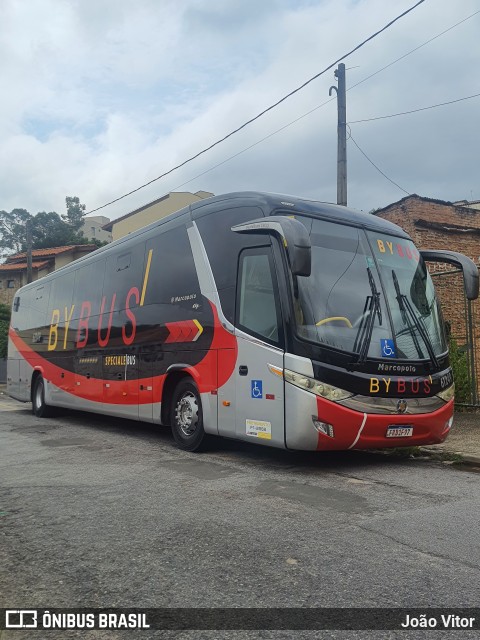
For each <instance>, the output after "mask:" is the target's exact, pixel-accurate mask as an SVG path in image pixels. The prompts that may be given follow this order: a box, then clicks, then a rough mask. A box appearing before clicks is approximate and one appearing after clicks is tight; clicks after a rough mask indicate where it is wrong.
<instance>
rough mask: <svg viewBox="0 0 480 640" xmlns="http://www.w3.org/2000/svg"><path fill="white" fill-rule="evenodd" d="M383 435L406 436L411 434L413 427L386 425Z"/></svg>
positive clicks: (390, 436)
mask: <svg viewBox="0 0 480 640" xmlns="http://www.w3.org/2000/svg"><path fill="white" fill-rule="evenodd" d="M385 435H386V437H387V438H408V437H410V436H413V427H399V426H395V425H393V426H391V427H388V429H387V433H386V434H385Z"/></svg>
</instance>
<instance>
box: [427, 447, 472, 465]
mask: <svg viewBox="0 0 480 640" xmlns="http://www.w3.org/2000/svg"><path fill="white" fill-rule="evenodd" d="M419 449H420V451H421V452H422V453H425V454H426V455H428V456H431V457H433V456H435V454H437V455H439V456H442V454H447V455H451V456H459V457H460V458H461V459H462V462H463V463H465V464H469V465H472V466H477V467H480V456H478V455H472V454H470V453H465V452H463V451H456V450H453V449H432V448H430V447H428V446H427V447H419Z"/></svg>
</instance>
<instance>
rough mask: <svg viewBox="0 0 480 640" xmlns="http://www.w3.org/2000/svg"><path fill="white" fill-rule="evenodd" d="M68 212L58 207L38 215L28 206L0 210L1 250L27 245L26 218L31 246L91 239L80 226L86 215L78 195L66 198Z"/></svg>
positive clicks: (17, 248) (44, 247)
mask: <svg viewBox="0 0 480 640" xmlns="http://www.w3.org/2000/svg"><path fill="white" fill-rule="evenodd" d="M66 205H67V213H66V215H62V216H59V215H58V213H56V212H55V211H50V212H48V213H47V212H46V211H40V212H39V213H37V214H36V215H34V216H33V215H32V214H30V213H29V212H28V211H26V209H13V210H12V211H10V212H7V211H0V253H2V254H4V255H7V254H9V253H18V252H20V251H26V249H27V228H26V227H27V221H30V224H31V229H32V249H47V248H50V247H62V246H65V245H72V244H87V243H88V242H89V241H88V240H87V239H86V238H85V237H84V235H83V234H82V233H81V231H80V228H81V226H82V224H83V218H84V216H85V205H84V204H80V200H79V198H77V197H67V198H66Z"/></svg>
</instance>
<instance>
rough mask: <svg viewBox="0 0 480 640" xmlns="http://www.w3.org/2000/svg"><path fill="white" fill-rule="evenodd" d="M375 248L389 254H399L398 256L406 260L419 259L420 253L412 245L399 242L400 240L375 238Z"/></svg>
mask: <svg viewBox="0 0 480 640" xmlns="http://www.w3.org/2000/svg"><path fill="white" fill-rule="evenodd" d="M377 248H378V251H379V253H383V254H385V255H391V256H399V257H400V258H406V259H408V260H415V261H416V262H418V261H419V259H420V254H419V253H418V251H417V250H416V249H415V247H413V246H408V245H406V244H401V243H400V242H392V241H391V240H382V239H381V238H377Z"/></svg>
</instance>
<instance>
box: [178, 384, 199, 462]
mask: <svg viewBox="0 0 480 640" xmlns="http://www.w3.org/2000/svg"><path fill="white" fill-rule="evenodd" d="M170 424H171V425H172V434H173V438H174V440H175V442H176V443H177V445H178V446H179V447H180V449H184V450H185V451H199V450H200V449H201V448H202V445H203V444H204V442H205V431H204V430H203V412H202V401H201V399H200V394H199V393H198V389H197V385H196V384H195V383H194V382H193V381H191V380H189V379H187V378H184V379H183V380H181V381H180V382H179V383H178V385H177V387H176V389H175V391H174V394H173V401H172V411H171V420H170Z"/></svg>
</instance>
